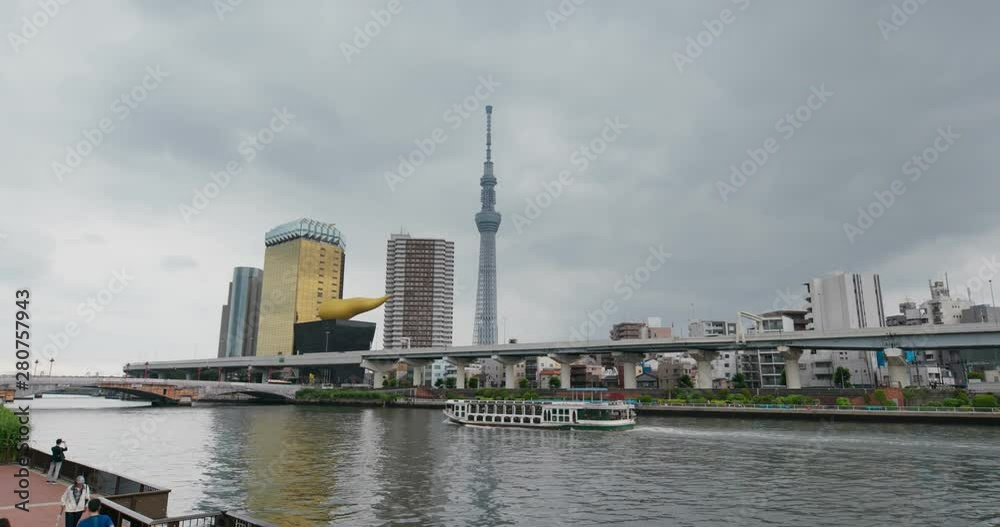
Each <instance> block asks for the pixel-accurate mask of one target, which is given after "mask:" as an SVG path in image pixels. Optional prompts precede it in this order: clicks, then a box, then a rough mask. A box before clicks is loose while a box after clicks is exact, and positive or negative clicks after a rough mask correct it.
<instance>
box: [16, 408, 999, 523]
mask: <svg viewBox="0 0 1000 527" xmlns="http://www.w3.org/2000/svg"><path fill="white" fill-rule="evenodd" d="M61 405H62V406H63V408H60V406H61ZM67 407H72V408H67ZM98 407H100V408H98ZM32 418H33V422H34V425H35V429H34V431H33V436H34V439H35V442H36V444H40V445H42V446H46V447H47V445H48V444H49V443H50V442H52V441H54V439H55V437H56V436H61V437H63V438H65V439H67V441H69V444H70V452H69V454H70V455H71V457H73V458H74V459H80V460H82V461H85V462H90V463H94V464H97V465H102V466H107V463H105V462H104V461H106V460H108V459H111V458H112V456H109V455H108V452H109V451H111V450H114V451H118V452H120V454H121V456H120V458H119V459H120V461H119V466H120V468H119V470H120V471H121V472H123V473H125V474H127V475H130V476H134V477H138V478H140V479H145V480H148V481H149V482H151V483H154V484H160V485H163V486H167V487H170V488H172V489H173V492H172V493H171V497H170V503H171V505H170V509H171V510H170V512H171V513H172V514H180V513H184V512H188V511H191V510H213V509H230V510H233V509H244V508H245V509H248V510H250V511H251V512H252V513H253V514H255V515H257V516H259V517H261V518H264V519H267V520H269V521H272V522H274V523H276V524H278V525H282V526H285V525H287V526H312V525H382V524H413V525H428V524H434V525H475V524H478V525H597V524H610V523H614V524H621V525H664V524H670V525H697V526H702V525H705V526H708V525H789V526H791V525H820V524H822V525H833V524H839V525H887V524H898V525H943V524H947V525H994V524H998V523H1000V505H998V502H997V501H996V500H995V496H996V495H997V492H998V491H1000V478H997V477H996V474H997V471H998V470H1000V449H998V448H997V446H996V445H997V439H998V438H1000V431H997V430H995V429H993V428H988V427H960V426H949V427H945V426H922V425H867V424H846V423H845V424H842V423H837V424H833V425H821V424H820V423H805V422H781V421H750V420H717V419H693V418H659V417H657V418H649V417H645V418H640V426H638V427H637V428H636V429H634V430H631V431H628V432H614V433H609V432H595V431H548V430H518V429H493V428H478V427H460V426H455V425H452V424H449V423H446V422H445V421H444V419H443V417H442V415H441V413H440V412H438V411H430V410H402V409H382V408H379V409H354V408H321V407H295V406H227V405H220V406H210V405H209V406H195V407H192V408H149V407H146V406H139V407H136V405H134V404H130V403H121V402H120V401H104V400H99V399H81V398H60V399H43V400H41V401H37V402H36V403H35V405H34V407H33V414H32Z"/></svg>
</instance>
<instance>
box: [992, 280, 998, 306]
mask: <svg viewBox="0 0 1000 527" xmlns="http://www.w3.org/2000/svg"><path fill="white" fill-rule="evenodd" d="M990 304H993V307H997V297H995V296H993V279H992V278H991V279H990Z"/></svg>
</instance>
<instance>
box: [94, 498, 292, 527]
mask: <svg viewBox="0 0 1000 527" xmlns="http://www.w3.org/2000/svg"><path fill="white" fill-rule="evenodd" d="M101 503H103V505H104V506H103V508H102V509H101V512H102V513H103V514H107V515H108V516H109V517H111V521H112V522H114V524H115V525H131V526H132V527H278V526H277V525H274V524H273V523H267V522H264V521H261V520H257V519H254V518H252V517H250V516H249V515H247V514H246V513H244V512H226V511H217V512H204V513H196V514H185V515H183V516H172V517H169V518H160V519H153V518H150V517H148V516H145V515H142V514H139V513H137V512H135V511H133V510H131V509H129V508H127V507H123V506H121V505H119V504H117V503H114V502H112V501H109V500H107V499H104V498H101ZM123 521H124V522H127V523H124V522H123Z"/></svg>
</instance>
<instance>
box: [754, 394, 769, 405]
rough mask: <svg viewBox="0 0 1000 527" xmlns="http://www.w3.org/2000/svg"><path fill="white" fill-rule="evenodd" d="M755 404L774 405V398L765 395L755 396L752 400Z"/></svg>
mask: <svg viewBox="0 0 1000 527" xmlns="http://www.w3.org/2000/svg"><path fill="white" fill-rule="evenodd" d="M750 402H752V403H753V404H774V396H773V395H769V394H764V395H754V396H753V398H751V399H750Z"/></svg>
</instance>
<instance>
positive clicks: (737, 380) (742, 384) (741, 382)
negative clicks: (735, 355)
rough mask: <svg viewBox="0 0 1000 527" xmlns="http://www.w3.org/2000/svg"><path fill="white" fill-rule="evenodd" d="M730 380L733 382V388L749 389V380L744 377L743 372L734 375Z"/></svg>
mask: <svg viewBox="0 0 1000 527" xmlns="http://www.w3.org/2000/svg"><path fill="white" fill-rule="evenodd" d="M730 380H731V381H733V388H736V389H743V388H746V387H747V378H746V377H745V376H743V373H742V372H739V373H737V374H736V375H733V378H732V379H730Z"/></svg>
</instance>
